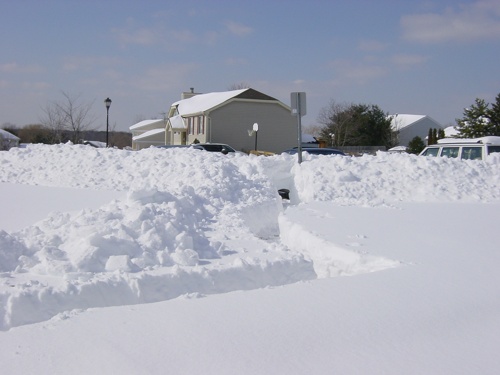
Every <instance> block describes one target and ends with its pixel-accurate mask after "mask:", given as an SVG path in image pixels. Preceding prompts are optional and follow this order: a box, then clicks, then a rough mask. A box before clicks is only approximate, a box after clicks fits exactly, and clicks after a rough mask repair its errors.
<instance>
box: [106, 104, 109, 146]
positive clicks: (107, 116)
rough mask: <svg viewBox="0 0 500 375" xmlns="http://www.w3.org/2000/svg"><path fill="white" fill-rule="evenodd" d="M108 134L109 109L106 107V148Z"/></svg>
mask: <svg viewBox="0 0 500 375" xmlns="http://www.w3.org/2000/svg"><path fill="white" fill-rule="evenodd" d="M108 133H109V107H106V148H107V147H108Z"/></svg>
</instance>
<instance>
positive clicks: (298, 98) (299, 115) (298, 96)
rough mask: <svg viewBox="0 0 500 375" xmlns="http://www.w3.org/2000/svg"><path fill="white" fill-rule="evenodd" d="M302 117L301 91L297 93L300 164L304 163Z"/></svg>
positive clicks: (298, 153)
mask: <svg viewBox="0 0 500 375" xmlns="http://www.w3.org/2000/svg"><path fill="white" fill-rule="evenodd" d="M301 117H302V114H301V113H300V93H298V94H297V129H298V130H297V132H298V135H297V138H298V143H299V144H298V148H297V155H298V162H299V164H300V163H302V123H301Z"/></svg>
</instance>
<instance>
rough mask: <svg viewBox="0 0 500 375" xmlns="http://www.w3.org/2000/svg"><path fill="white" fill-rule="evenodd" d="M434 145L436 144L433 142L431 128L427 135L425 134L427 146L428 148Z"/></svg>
mask: <svg viewBox="0 0 500 375" xmlns="http://www.w3.org/2000/svg"><path fill="white" fill-rule="evenodd" d="M434 143H436V142H435V141H434V132H433V131H432V128H429V133H427V144H428V145H429V146H430V145H433V144H434Z"/></svg>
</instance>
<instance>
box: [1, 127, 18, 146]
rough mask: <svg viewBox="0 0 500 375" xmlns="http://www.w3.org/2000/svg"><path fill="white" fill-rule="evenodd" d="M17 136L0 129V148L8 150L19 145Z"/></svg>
mask: <svg viewBox="0 0 500 375" xmlns="http://www.w3.org/2000/svg"><path fill="white" fill-rule="evenodd" d="M19 140H20V139H19V137H16V136H15V135H14V134H12V133H9V132H8V131H7V130H4V129H0V150H10V149H11V148H12V147H19Z"/></svg>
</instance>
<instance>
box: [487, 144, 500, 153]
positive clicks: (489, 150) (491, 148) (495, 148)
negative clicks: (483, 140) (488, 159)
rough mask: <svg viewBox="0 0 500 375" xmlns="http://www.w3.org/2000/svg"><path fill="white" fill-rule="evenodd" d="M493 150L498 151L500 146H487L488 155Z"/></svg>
mask: <svg viewBox="0 0 500 375" xmlns="http://www.w3.org/2000/svg"><path fill="white" fill-rule="evenodd" d="M494 152H500V146H488V155H489V154H492V153H494Z"/></svg>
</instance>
